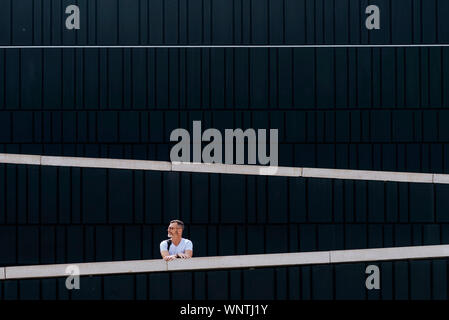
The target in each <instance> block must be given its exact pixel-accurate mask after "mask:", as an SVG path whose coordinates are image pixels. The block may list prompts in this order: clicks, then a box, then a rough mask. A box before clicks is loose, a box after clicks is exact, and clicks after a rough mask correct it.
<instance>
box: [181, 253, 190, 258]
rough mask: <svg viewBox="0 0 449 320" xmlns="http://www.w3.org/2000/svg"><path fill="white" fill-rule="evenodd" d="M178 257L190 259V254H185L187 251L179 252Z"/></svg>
mask: <svg viewBox="0 0 449 320" xmlns="http://www.w3.org/2000/svg"><path fill="white" fill-rule="evenodd" d="M178 257H179V258H182V259H189V258H190V256H189V255H187V254H185V253H178Z"/></svg>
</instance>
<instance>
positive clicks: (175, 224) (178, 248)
mask: <svg viewBox="0 0 449 320" xmlns="http://www.w3.org/2000/svg"><path fill="white" fill-rule="evenodd" d="M183 231H184V222H182V221H181V220H172V221H170V225H169V226H168V229H167V232H168V237H169V238H170V239H168V240H164V241H162V242H161V244H160V249H161V256H162V258H163V259H164V260H165V261H171V260H173V259H176V258H182V259H188V258H191V257H192V255H193V243H192V241H190V240H188V239H184V238H183V237H182V232H183Z"/></svg>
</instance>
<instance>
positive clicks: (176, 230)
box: [167, 222, 182, 238]
mask: <svg viewBox="0 0 449 320" xmlns="http://www.w3.org/2000/svg"><path fill="white" fill-rule="evenodd" d="M167 232H168V237H169V238H171V237H173V236H177V235H180V234H181V233H182V231H181V227H180V226H178V224H177V223H176V222H173V223H170V225H169V226H168V228H167Z"/></svg>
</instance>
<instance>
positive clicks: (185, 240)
mask: <svg viewBox="0 0 449 320" xmlns="http://www.w3.org/2000/svg"><path fill="white" fill-rule="evenodd" d="M182 239H183V240H184V242H185V243H186V244H188V243H192V241H191V240H189V239H186V238H182Z"/></svg>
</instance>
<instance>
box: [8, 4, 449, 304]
mask: <svg viewBox="0 0 449 320" xmlns="http://www.w3.org/2000/svg"><path fill="white" fill-rule="evenodd" d="M70 4H78V5H79V6H80V9H81V30H79V31H69V30H66V29H65V28H64V24H65V17H66V15H65V14H64V9H65V7H66V6H67V5H70ZM369 4H376V5H378V6H379V7H380V10H381V30H378V31H367V30H366V29H365V23H364V19H365V16H366V15H365V13H364V11H365V8H366V6H368V5H369ZM448 14H449V2H448V1H446V0H438V1H436V0H425V1H424V0H421V1H420V0H391V1H387V0H377V1H374V0H372V1H366V0H336V1H331V0H270V1H267V0H253V1H251V0H233V1H228V0H189V1H186V0H140V1H137V0H120V1H118V0H73V1H68V0H52V1H47V0H34V1H33V0H12V1H11V0H0V45H6V46H10V45H75V44H77V45H118V44H119V45H147V44H195V45H198V44H411V43H414V44H419V43H421V44H422V43H424V44H435V43H449V22H448V19H446V16H447V15H448ZM448 106H449V48H429V47H426V48H359V49H356V48H338V49H332V48H277V49H266V48H257V49H247V48H238V49H230V48H227V49H220V48H213V49H210V48H208V49H198V48H195V49H192V48H191V49H174V48H171V49H143V48H140V49H105V48H103V49H0V152H8V153H25V154H47V155H72V156H87V157H105V158H130V159H152V160H169V152H170V148H171V146H172V145H173V144H171V143H170V141H169V136H170V133H171V131H172V130H173V129H175V128H178V127H182V128H186V129H189V130H191V125H192V121H193V120H202V124H203V130H204V129H206V128H210V127H214V128H218V129H220V130H222V132H223V130H224V129H225V128H255V129H258V128H263V129H269V128H276V129H278V130H279V143H280V145H279V163H280V164H281V165H287V166H310V167H326V168H342V169H344V168H352V169H371V170H390V171H414V172H432V173H448V172H449V162H448V157H449V129H448V128H449V126H447V124H446V122H447V120H449V110H448V109H447V107H448ZM448 192H449V189H448V188H447V187H446V186H444V185H430V184H429V185H428V184H407V183H382V182H365V181H341V180H325V179H322V180H318V179H291V178H273V177H272V178H267V177H251V176H231V175H218V174H210V175H208V174H189V173H182V174H181V173H158V172H142V171H134V172H132V171H121V170H106V169H79V168H72V169H71V168H54V167H34V166H22V165H18V166H16V165H0V264H1V265H27V264H45V263H66V262H73V263H75V262H88V261H110V260H131V259H152V258H158V257H159V249H158V245H159V242H160V241H161V240H162V239H165V237H166V233H165V230H166V226H167V224H168V222H169V220H170V219H172V218H181V219H183V220H184V221H185V222H186V224H187V229H186V236H187V237H189V238H191V239H192V240H193V241H194V251H195V255H196V256H213V255H232V254H252V253H273V252H297V251H315V250H330V249H352V248H368V247H390V246H407V245H423V244H441V243H449V225H448V223H449V213H448V212H449V210H448V209H449V200H448V197H447V194H448ZM445 270H446V261H445V260H439V261H432V262H430V261H418V262H410V263H409V262H394V263H390V262H388V263H382V275H383V276H382V279H383V280H382V281H386V283H385V284H384V283H383V284H382V290H381V293H375V294H374V293H372V292H367V291H365V290H364V289H363V287H360V286H363V284H364V279H365V274H364V265H362V264H358V265H338V266H316V267H315V266H314V267H301V268H299V267H298V268H276V269H266V270H254V271H239V270H235V271H220V272H209V273H202V272H198V273H173V274H164V275H162V274H154V275H137V276H111V277H90V278H89V277H87V278H85V279H84V278H83V279H82V282H83V281H84V282H89V283H90V284H89V285H86V287H89V288H90V289H88V290H87V289H85V290H81V291H80V292H77V293H69V292H68V291H67V290H65V289H63V288H64V287H63V280H54V279H53V280H52V279H49V280H42V281H39V280H26V281H6V282H3V283H2V284H0V286H2V290H0V292H1V293H0V294H1V297H3V298H12V299H14V298H19V297H21V298H23V297H28V298H37V297H41V298H48V297H49V298H56V297H68V296H69V295H71V294H72V295H73V297H74V298H75V297H77V296H83V297H84V298H105V299H109V298H112V297H123V298H155V297H158V298H179V297H184V298H190V297H193V298H199V299H202V298H206V297H209V298H257V297H255V296H252V294H255V293H260V294H261V295H262V296H263V297H266V298H280V299H284V298H301V299H303V298H304V299H307V298H312V299H318V298H337V299H340V298H345V297H352V298H365V297H367V298H370V297H373V298H374V297H382V298H385V299H391V298H405V299H407V298H416V297H423V298H447V287H446V285H445V283H446V278H445V275H446V271H445ZM314 274H315V276H313V275H314ZM318 274H319V276H318ZM350 276H351V277H352V276H354V277H356V279H358V280H354V281H355V282H354V284H353V285H351V286H346V285H345V284H346V283H344V281H343V280H342V279H346V278H347V277H350ZM241 277H243V278H241ZM439 277H441V278H439ZM178 278H180V279H182V280H186V279H187V280H186V281H187V283H190V284H191V287H187V288H186V289H184V290H185V292H182V293H177V292H175V291H174V289H170V288H171V286H167V287H166V288H168V289H167V290H168V291H160V292H159V291H154V290H155V289H154V288H155V287H157V288H159V287H161V285H162V284H165V283H166V280H167V279H171V281H175V280H176V279H178ZM146 279H149V283H146ZM240 279H243V280H242V281H243V284H242V282H241V280H240ZM257 279H268V280H267V286H266V287H257V286H258V285H260V284H257V281H256V280H257ZM385 279H387V280H385ZM388 279H389V280H388ZM428 279H433V280H431V281H430V282H428V281H427V280H428ZM436 279H441V281H436ZM245 281H248V282H245ZM432 281H433V282H432ZM84 282H83V283H84ZM145 283H146V284H145ZM293 283H299V284H298V285H294V284H293ZM57 286H59V287H58V288H59V289H56V288H57ZM254 286H255V287H254ZM117 288H123V290H117ZM152 290H153V291H152ZM170 290H172V291H171V293H170ZM156 293H157V295H156V296H154V294H156ZM159 293H160V295H159ZM420 294H422V296H420ZM376 295H377V296H376Z"/></svg>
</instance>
